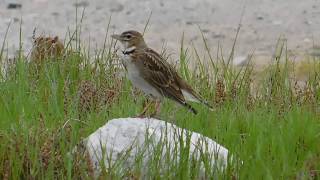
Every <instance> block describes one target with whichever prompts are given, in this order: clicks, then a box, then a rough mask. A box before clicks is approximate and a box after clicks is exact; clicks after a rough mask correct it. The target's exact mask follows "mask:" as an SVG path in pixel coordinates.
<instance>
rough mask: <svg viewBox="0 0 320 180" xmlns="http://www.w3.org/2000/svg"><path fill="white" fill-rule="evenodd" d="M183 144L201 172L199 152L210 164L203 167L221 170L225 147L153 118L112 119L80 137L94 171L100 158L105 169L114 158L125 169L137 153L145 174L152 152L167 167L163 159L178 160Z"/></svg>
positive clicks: (226, 153)
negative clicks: (83, 137) (83, 138)
mask: <svg viewBox="0 0 320 180" xmlns="http://www.w3.org/2000/svg"><path fill="white" fill-rule="evenodd" d="M182 134H183V136H182ZM182 139H183V140H182ZM186 139H189V140H190V141H189V143H186ZM180 140H182V141H180ZM187 142H188V141H187ZM187 144H188V145H190V147H189V157H193V158H196V159H197V162H200V163H199V167H200V173H201V174H203V173H204V171H205V166H204V163H203V162H202V161H201V160H199V159H200V158H199V157H200V156H201V157H207V158H206V159H209V164H210V165H209V166H206V167H209V169H210V170H211V171H212V170H213V169H216V170H217V169H218V170H223V169H224V168H225V167H226V165H227V158H228V157H227V156H228V150H227V149H226V148H224V147H223V146H221V145H219V144H217V143H216V142H215V141H213V140H211V139H209V138H208V137H204V136H202V135H200V134H198V133H195V132H191V131H188V130H185V129H182V128H179V127H177V126H175V125H173V124H171V123H167V122H165V121H161V120H157V119H148V118H144V119H140V118H120V119H113V120H110V121H108V122H107V123H106V124H105V125H104V126H102V127H101V128H99V129H98V130H97V131H95V132H94V133H92V134H91V135H90V136H89V137H88V138H86V139H85V140H84V141H83V145H84V147H85V148H86V150H87V152H88V154H89V156H90V158H91V162H92V165H93V166H94V169H95V175H99V173H100V172H101V168H100V165H99V164H101V162H104V164H105V167H106V168H107V169H108V168H110V167H112V166H114V165H115V163H116V162H117V163H119V162H122V163H121V165H120V167H121V169H125V168H130V167H132V165H134V164H135V160H136V159H137V157H142V159H141V162H142V167H141V169H142V172H141V173H142V175H143V176H146V175H147V173H148V169H149V168H147V167H148V163H149V162H151V161H152V159H153V158H152V157H153V155H154V154H158V155H160V156H161V160H160V164H162V166H163V167H166V168H168V164H167V163H168V162H166V160H167V161H168V159H169V160H170V161H172V162H179V157H180V156H179V154H180V152H181V151H180V150H181V149H180V147H184V148H185V147H186V145H187ZM181 145H182V146H181ZM159 147H162V148H163V150H162V151H161V152H160V153H159V152H158V153H154V152H155V151H156V150H157V149H158V150H159ZM169 153H170V154H169ZM168 155H169V156H170V158H168ZM203 155H204V156H203ZM120 159H122V161H120ZM190 159H191V158H190ZM175 160H177V161H175ZM170 163H171V162H170ZM172 173H174V172H172Z"/></svg>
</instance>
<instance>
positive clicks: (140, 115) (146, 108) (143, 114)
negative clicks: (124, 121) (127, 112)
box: [136, 100, 153, 118]
mask: <svg viewBox="0 0 320 180" xmlns="http://www.w3.org/2000/svg"><path fill="white" fill-rule="evenodd" d="M144 104H146V105H145V106H144V108H143V110H142V112H141V113H140V114H139V115H138V116H136V117H138V118H143V117H145V116H146V113H147V111H148V109H149V108H150V106H151V105H152V104H153V102H152V101H151V102H150V101H148V100H146V101H145V102H144Z"/></svg>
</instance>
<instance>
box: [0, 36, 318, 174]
mask: <svg viewBox="0 0 320 180" xmlns="http://www.w3.org/2000/svg"><path fill="white" fill-rule="evenodd" d="M70 39H71V38H70ZM76 39H80V38H76ZM204 43H205V45H206V42H205V39H204ZM71 44H72V43H70V44H68V41H66V45H65V46H66V53H65V55H64V56H63V57H55V58H47V59H46V60H45V61H43V62H42V63H41V64H34V63H32V62H29V60H28V58H25V57H23V56H22V55H20V56H17V57H16V58H15V59H7V58H5V56H4V53H1V69H2V74H1V77H0V142H1V143H0V179H67V178H68V179H87V178H88V179H90V178H93V169H92V165H91V164H90V159H88V158H87V157H85V156H75V157H70V155H68V152H71V150H72V149H73V148H74V147H75V146H76V145H77V144H78V143H79V142H80V141H81V140H82V139H83V138H85V137H87V136H88V135H89V134H91V133H92V132H94V131H95V130H96V129H97V128H99V127H101V126H102V125H104V124H105V123H106V122H107V121H108V120H110V119H113V118H119V117H133V116H136V115H137V114H139V113H140V112H141V111H142V109H143V104H144V103H145V97H144V96H143V95H142V93H141V92H139V91H138V90H135V89H133V88H132V86H131V84H130V82H129V81H128V80H127V79H126V77H125V75H124V73H123V69H122V67H121V63H120V61H119V59H118V57H117V55H116V49H114V48H113V47H115V46H114V44H115V42H114V41H112V40H111V39H110V38H109V37H108V36H107V37H106V45H105V46H104V47H103V48H102V49H101V50H98V51H96V52H95V56H92V52H90V51H88V50H87V49H86V48H84V47H82V46H81V45H80V42H78V41H77V42H76V43H75V45H74V44H73V46H72V45H71ZM205 47H207V46H205ZM278 48H279V50H277V52H276V54H275V56H274V59H273V60H272V62H271V64H270V65H269V66H268V67H266V68H265V69H264V70H263V71H260V72H259V73H258V75H257V73H256V70H255V68H254V65H253V64H252V63H251V62H252V59H251V57H249V60H248V63H247V65H246V66H243V67H233V65H232V58H233V57H232V54H233V50H232V53H231V55H230V57H228V58H223V57H222V56H213V55H212V54H213V52H210V50H209V48H208V47H207V48H206V52H207V55H206V57H208V58H206V59H201V57H203V56H202V55H199V54H198V53H197V51H196V50H195V48H194V49H193V50H192V51H193V52H190V49H189V50H187V49H186V48H185V45H184V43H183V41H182V42H181V49H180V63H179V65H178V66H177V67H176V68H177V69H178V71H179V73H180V75H181V76H182V77H183V78H185V79H187V80H188V82H190V84H192V86H193V87H194V88H195V89H196V90H197V91H198V92H200V94H201V95H202V96H203V97H205V99H207V100H208V101H209V103H211V104H212V105H213V106H214V110H213V111H210V110H209V109H207V108H206V107H204V106H202V105H199V104H193V106H194V107H195V108H196V109H197V110H198V111H199V113H198V114H197V115H192V114H191V113H189V112H188V111H187V110H186V109H184V108H182V107H179V106H177V105H176V104H174V103H173V102H172V101H165V102H164V103H163V107H162V110H161V114H160V115H159V117H158V118H160V119H163V120H166V121H169V122H172V123H174V124H176V125H178V126H180V127H184V128H186V129H188V130H192V131H195V132H199V133H201V134H203V135H205V136H207V137H210V138H212V139H214V140H215V141H217V142H218V143H219V144H221V145H223V146H225V147H226V148H227V149H229V151H230V153H231V154H233V156H234V157H237V158H238V159H240V160H241V161H242V162H243V163H239V161H232V162H231V163H230V164H229V165H228V168H227V169H225V171H223V172H219V173H217V174H213V173H212V172H213V171H212V170H211V169H207V172H206V176H205V177H206V178H208V179H210V178H214V179H216V178H218V177H219V178H220V179H296V178H298V179H316V178H319V177H320V143H319V139H320V137H319V136H320V63H319V62H320V61H319V60H320V59H317V58H309V57H308V62H309V63H311V64H312V65H309V64H308V65H299V66H297V67H300V69H302V70H301V71H299V73H303V74H304V76H305V79H304V80H305V81H304V82H303V83H301V82H300V81H297V79H298V78H296V73H295V70H296V69H297V68H294V67H295V66H294V64H293V63H291V60H290V59H288V57H287V56H286V50H285V44H280V45H279V47H278ZM2 52H3V51H2ZM164 52H165V51H164ZM191 54H195V55H194V56H191ZM218 54H219V53H218ZM164 56H165V55H164ZM92 57H94V58H92ZM191 62H192V63H193V64H195V66H193V67H190V66H189V64H190V63H191ZM298 70H299V68H298ZM301 84H302V85H301ZM84 87H87V88H84ZM185 156H186V155H185ZM182 159H183V158H182ZM186 159H187V160H181V161H179V162H176V164H174V165H173V164H168V167H170V168H165V169H164V170H160V169H159V168H158V166H157V162H158V161H162V160H161V159H159V160H158V161H154V163H153V164H151V165H150V166H149V167H148V168H150V169H151V170H150V174H148V176H150V178H152V179H162V178H163V179H177V178H180V179H182V178H184V179H185V178H190V179H197V178H198V173H199V172H198V168H193V166H192V161H191V160H190V161H189V160H188V158H186ZM140 166H141V164H139V163H137V165H136V166H135V167H133V168H132V169H127V170H126V171H125V172H123V171H121V172H119V171H117V169H111V170H110V169H109V170H108V171H106V172H104V173H102V174H101V178H102V179H106V178H112V179H123V178H132V179H136V178H139V177H140V175H141V169H143V168H146V167H140ZM160 171H161V172H162V173H160Z"/></svg>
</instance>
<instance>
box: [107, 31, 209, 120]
mask: <svg viewBox="0 0 320 180" xmlns="http://www.w3.org/2000/svg"><path fill="white" fill-rule="evenodd" d="M112 37H113V38H115V39H117V40H119V41H120V42H121V43H122V45H123V46H124V51H123V57H122V59H123V64H124V65H125V67H126V69H127V71H128V77H129V79H130V80H131V82H132V84H133V85H134V86H136V87H137V88H139V89H141V90H142V91H144V92H145V93H146V94H148V95H151V96H152V97H154V98H157V99H162V98H163V97H167V98H169V99H171V100H174V101H176V102H178V103H179V104H181V105H183V106H185V107H187V108H188V109H189V110H190V111H191V112H193V113H194V114H196V113H197V111H196V110H195V109H194V108H193V107H192V106H191V105H189V104H188V103H187V102H186V101H187V100H188V101H194V102H199V103H203V104H205V105H207V106H208V107H210V108H211V106H210V105H209V104H208V103H206V102H205V101H204V100H203V99H202V98H201V97H200V96H199V95H198V94H197V93H196V92H195V91H194V90H193V89H192V88H191V86H190V85H188V84H187V83H186V82H185V81H184V80H183V79H182V78H181V77H180V76H179V74H178V73H177V72H176V70H175V69H174V68H173V67H172V66H171V65H170V64H169V63H168V62H167V61H166V60H164V58H162V57H161V56H160V55H159V54H158V53H157V52H156V51H154V50H152V49H150V48H149V47H148V46H147V45H146V43H145V41H144V39H143V37H142V35H141V34H140V33H139V32H137V31H126V32H123V33H122V34H121V35H113V36H112Z"/></svg>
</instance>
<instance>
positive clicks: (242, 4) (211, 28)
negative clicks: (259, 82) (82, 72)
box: [0, 0, 320, 63]
mask: <svg viewBox="0 0 320 180" xmlns="http://www.w3.org/2000/svg"><path fill="white" fill-rule="evenodd" d="M76 8H78V15H79V17H78V18H80V16H81V13H82V11H83V9H85V10H84V18H83V23H82V34H81V37H82V40H83V43H84V44H86V45H87V46H89V42H90V47H92V48H93V49H94V48H95V47H97V48H101V47H102V44H103V40H104V36H105V34H106V29H107V26H108V22H109V18H110V16H111V23H110V29H109V33H121V32H122V31H125V30H129V29H134V30H138V31H143V29H144V26H145V24H146V22H147V20H148V17H149V15H150V13H151V12H152V15H151V18H150V22H149V26H148V29H147V31H146V34H145V38H146V42H147V43H148V45H149V46H150V47H152V48H154V49H156V50H158V51H160V50H161V48H163V46H165V47H166V48H167V51H168V53H170V54H173V57H178V54H179V50H180V41H181V37H182V34H183V33H184V37H185V44H186V46H188V47H189V48H190V50H192V44H193V45H194V47H196V48H197V50H199V51H202V50H203V49H204V44H203V40H202V37H201V32H200V30H199V27H200V29H201V31H202V33H203V34H204V36H205V38H206V39H207V43H208V44H209V48H210V49H211V52H212V53H216V52H217V49H218V44H220V46H221V47H222V50H223V54H225V55H227V54H229V53H230V51H231V48H232V44H233V42H234V38H235V35H236V31H237V28H238V26H239V23H240V20H241V19H242V22H241V30H240V34H239V37H238V41H237V45H236V52H235V63H241V61H242V60H243V59H245V57H247V55H248V54H251V53H252V52H254V54H255V56H257V57H258V58H257V59H258V61H259V59H261V61H264V60H265V59H269V57H270V58H271V56H272V54H273V52H274V51H275V46H276V43H277V40H278V38H279V37H280V36H283V37H285V38H286V39H287V43H288V49H289V50H290V52H293V53H292V54H293V56H299V55H301V54H304V53H308V52H310V53H313V54H314V55H317V53H315V49H316V47H317V46H318V45H320V1H319V0H303V1H301V0H242V1H240V0H224V1H221V0H170V1H165V0H152V1H149V0H136V1H133V0H78V1H75V0H0V17H1V18H0V40H1V42H3V39H4V36H5V32H6V28H7V26H8V25H9V23H10V22H11V25H10V27H9V28H10V29H9V32H8V35H7V38H6V40H7V41H6V43H7V44H6V48H5V49H6V50H7V51H8V52H9V55H10V54H11V55H12V54H14V52H15V51H16V50H17V49H18V47H19V28H20V23H22V40H23V48H24V49H25V50H26V52H28V51H29V50H30V48H31V46H32V34H33V30H34V28H36V35H37V36H38V35H51V36H55V35H58V36H59V37H60V38H61V39H64V38H65V37H66V33H67V31H68V29H70V30H74V29H75V25H76ZM241 17H242V18H241ZM21 18H22V22H21V21H20V20H21ZM198 26H199V27H198ZM318 55H320V53H319V54H318ZM259 57H261V58H259ZM238 61H239V62H238Z"/></svg>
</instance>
